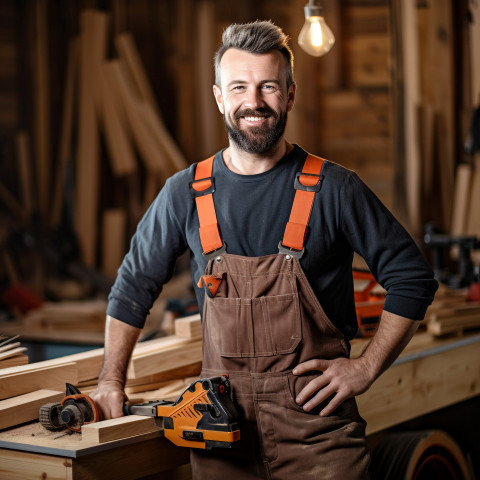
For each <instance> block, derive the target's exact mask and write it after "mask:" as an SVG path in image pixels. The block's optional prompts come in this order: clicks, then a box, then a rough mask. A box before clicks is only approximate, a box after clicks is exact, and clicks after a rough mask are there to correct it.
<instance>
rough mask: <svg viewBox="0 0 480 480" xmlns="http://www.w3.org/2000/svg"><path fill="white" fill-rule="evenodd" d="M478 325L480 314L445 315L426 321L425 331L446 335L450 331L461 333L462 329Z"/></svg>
mask: <svg viewBox="0 0 480 480" xmlns="http://www.w3.org/2000/svg"><path fill="white" fill-rule="evenodd" d="M477 327H480V315H479V314H474V315H463V316H461V317H451V318H448V317H445V318H439V319H436V320H433V319H432V320H430V321H429V322H428V323H427V331H428V333H431V334H432V335H438V336H441V335H447V334H450V333H455V332H458V333H461V332H463V331H464V330H468V329H472V328H477Z"/></svg>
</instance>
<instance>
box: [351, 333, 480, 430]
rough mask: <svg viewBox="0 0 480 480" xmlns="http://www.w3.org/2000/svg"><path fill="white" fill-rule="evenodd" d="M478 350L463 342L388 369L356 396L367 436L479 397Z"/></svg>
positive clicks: (475, 346) (476, 347) (474, 346)
mask: <svg viewBox="0 0 480 480" xmlns="http://www.w3.org/2000/svg"><path fill="white" fill-rule="evenodd" d="M453 343H454V341H450V344H453ZM478 347H479V345H478V342H473V343H465V345H463V346H458V347H456V348H451V349H450V350H449V349H447V348H445V350H444V351H443V352H441V353H435V354H431V355H426V356H422V355H419V356H418V358H416V359H412V360H410V361H408V362H401V363H397V364H394V365H393V366H392V367H390V368H389V369H388V370H387V371H386V372H385V373H384V374H382V376H381V377H380V378H378V379H377V380H376V381H375V383H374V384H373V385H372V387H371V388H370V389H369V390H368V391H367V392H365V393H364V394H362V395H360V396H359V397H357V402H358V407H359V411H360V414H361V415H362V416H363V417H364V418H365V420H366V421H367V434H368V435H369V434H372V433H375V432H378V431H380V430H383V429H385V428H389V427H392V426H394V425H398V424H399V423H402V422H405V421H407V420H411V419H412V418H415V417H419V416H421V415H423V414H425V413H428V412H432V411H434V410H438V409H440V408H443V407H446V406H448V405H452V404H454V403H456V402H459V401H462V400H465V399H467V398H472V397H474V396H476V395H479V394H480V356H479V355H478ZM424 353H426V352H424Z"/></svg>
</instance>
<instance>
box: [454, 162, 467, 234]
mask: <svg viewBox="0 0 480 480" xmlns="http://www.w3.org/2000/svg"><path fill="white" fill-rule="evenodd" d="M471 179H472V167H471V166H470V165H467V164H463V165H458V167H457V175H456V178H455V192H454V195H453V208H452V221H451V230H450V233H451V234H452V235H454V236H457V235H463V234H465V232H466V230H467V219H469V209H470V191H471Z"/></svg>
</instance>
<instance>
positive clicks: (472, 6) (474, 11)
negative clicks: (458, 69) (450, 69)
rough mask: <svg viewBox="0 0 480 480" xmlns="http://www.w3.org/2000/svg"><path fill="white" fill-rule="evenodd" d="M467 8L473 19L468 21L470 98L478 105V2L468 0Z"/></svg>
mask: <svg viewBox="0 0 480 480" xmlns="http://www.w3.org/2000/svg"><path fill="white" fill-rule="evenodd" d="M468 9H469V11H470V13H471V15H472V18H473V21H471V22H469V37H470V65H471V85H472V92H471V93H472V94H471V98H472V99H473V102H476V104H477V105H478V104H480V55H478V46H479V45H480V3H478V2H469V4H468Z"/></svg>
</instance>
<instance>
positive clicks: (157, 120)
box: [69, 10, 187, 275]
mask: <svg viewBox="0 0 480 480" xmlns="http://www.w3.org/2000/svg"><path fill="white" fill-rule="evenodd" d="M108 21H109V15H108V14H107V13H105V12H103V11H99V10H86V11H85V12H83V13H82V15H81V29H80V30H81V33H80V38H79V41H78V44H77V52H74V53H75V54H76V55H77V56H78V57H79V65H78V67H79V68H78V70H79V74H78V80H79V92H80V106H79V107H80V108H79V146H78V153H77V193H76V194H77V202H76V203H77V212H76V213H77V215H76V222H77V225H76V232H77V235H78V237H79V241H80V246H81V249H82V253H83V259H84V261H85V262H86V264H87V265H89V266H95V265H96V264H97V263H98V259H97V258H96V251H97V248H98V245H99V244H100V245H101V244H102V242H99V240H98V236H99V235H98V232H97V231H96V225H97V224H98V221H99V220H101V221H103V222H104V224H105V225H104V230H103V232H104V235H103V236H104V240H105V241H104V242H103V244H104V245H103V251H104V252H109V256H108V262H107V263H106V264H104V265H102V267H103V268H104V270H106V271H107V273H109V274H110V275H112V274H113V275H114V272H115V270H116V268H117V267H118V265H119V264H120V261H121V259H122V257H123V254H124V251H123V248H122V247H124V246H125V241H124V240H125V235H126V231H125V225H126V219H125V218H123V217H122V211H121V210H119V207H117V208H116V209H115V210H114V212H115V213H114V215H115V216H114V217H113V218H112V214H113V213H112V212H111V211H110V210H109V209H107V210H105V212H104V215H105V216H104V217H102V216H100V217H99V216H98V214H99V211H100V209H99V203H98V195H99V190H100V183H99V182H100V176H99V171H100V158H99V155H100V144H99V138H100V137H99V135H100V133H103V135H104V136H105V141H106V142H105V143H106V146H107V150H108V160H109V163H110V168H111V171H112V174H113V176H114V177H116V178H126V177H131V176H134V175H137V174H138V172H139V169H140V165H139V164H138V162H137V159H136V154H135V152H138V154H139V159H140V161H141V164H142V165H143V169H144V170H145V171H146V176H145V178H146V179H147V183H148V186H147V188H146V189H145V195H144V197H143V198H141V199H140V202H141V203H143V208H145V207H146V206H148V205H149V204H150V203H151V201H152V200H153V198H154V197H155V196H156V194H157V192H158V188H159V187H160V186H161V184H162V183H163V182H164V181H165V179H166V178H167V177H169V176H170V175H171V174H172V173H174V172H175V171H177V170H180V169H182V168H185V167H186V166H187V162H186V161H185V159H184V157H183V155H182V153H181V152H180V150H179V149H178V147H177V146H176V145H175V142H174V141H173V139H172V138H171V136H170V134H169V133H168V131H167V129H166V128H165V126H164V123H163V120H162V117H161V114H160V111H159V109H158V106H157V103H156V101H155V97H154V94H153V90H152V88H151V86H150V84H149V81H148V76H147V73H146V71H145V68H144V66H143V64H142V61H141V58H140V54H139V52H138V50H137V48H136V46H135V42H134V40H133V37H132V36H131V35H130V34H128V33H122V34H119V35H116V36H115V38H114V44H115V46H116V50H117V52H118V56H117V57H116V58H110V59H107V58H106V55H105V52H106V47H107V45H108V38H109V37H108ZM78 50H80V51H79V52H78ZM74 53H73V52H72V55H73V54H74ZM72 63H74V62H73V61H72ZM71 68H75V66H73V67H71ZM69 114H70V115H72V112H70V113H69ZM138 200H139V199H136V201H138ZM126 214H127V212H124V215H126ZM137 220H138V218H134V219H133V221H134V222H136V221H137ZM120 239H123V242H120V243H119V245H120V247H118V248H113V249H111V248H110V245H112V244H113V245H115V243H117V244H118V242H119V240H120ZM106 241H108V245H105V243H106ZM115 253H116V258H115V257H114V254H115Z"/></svg>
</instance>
